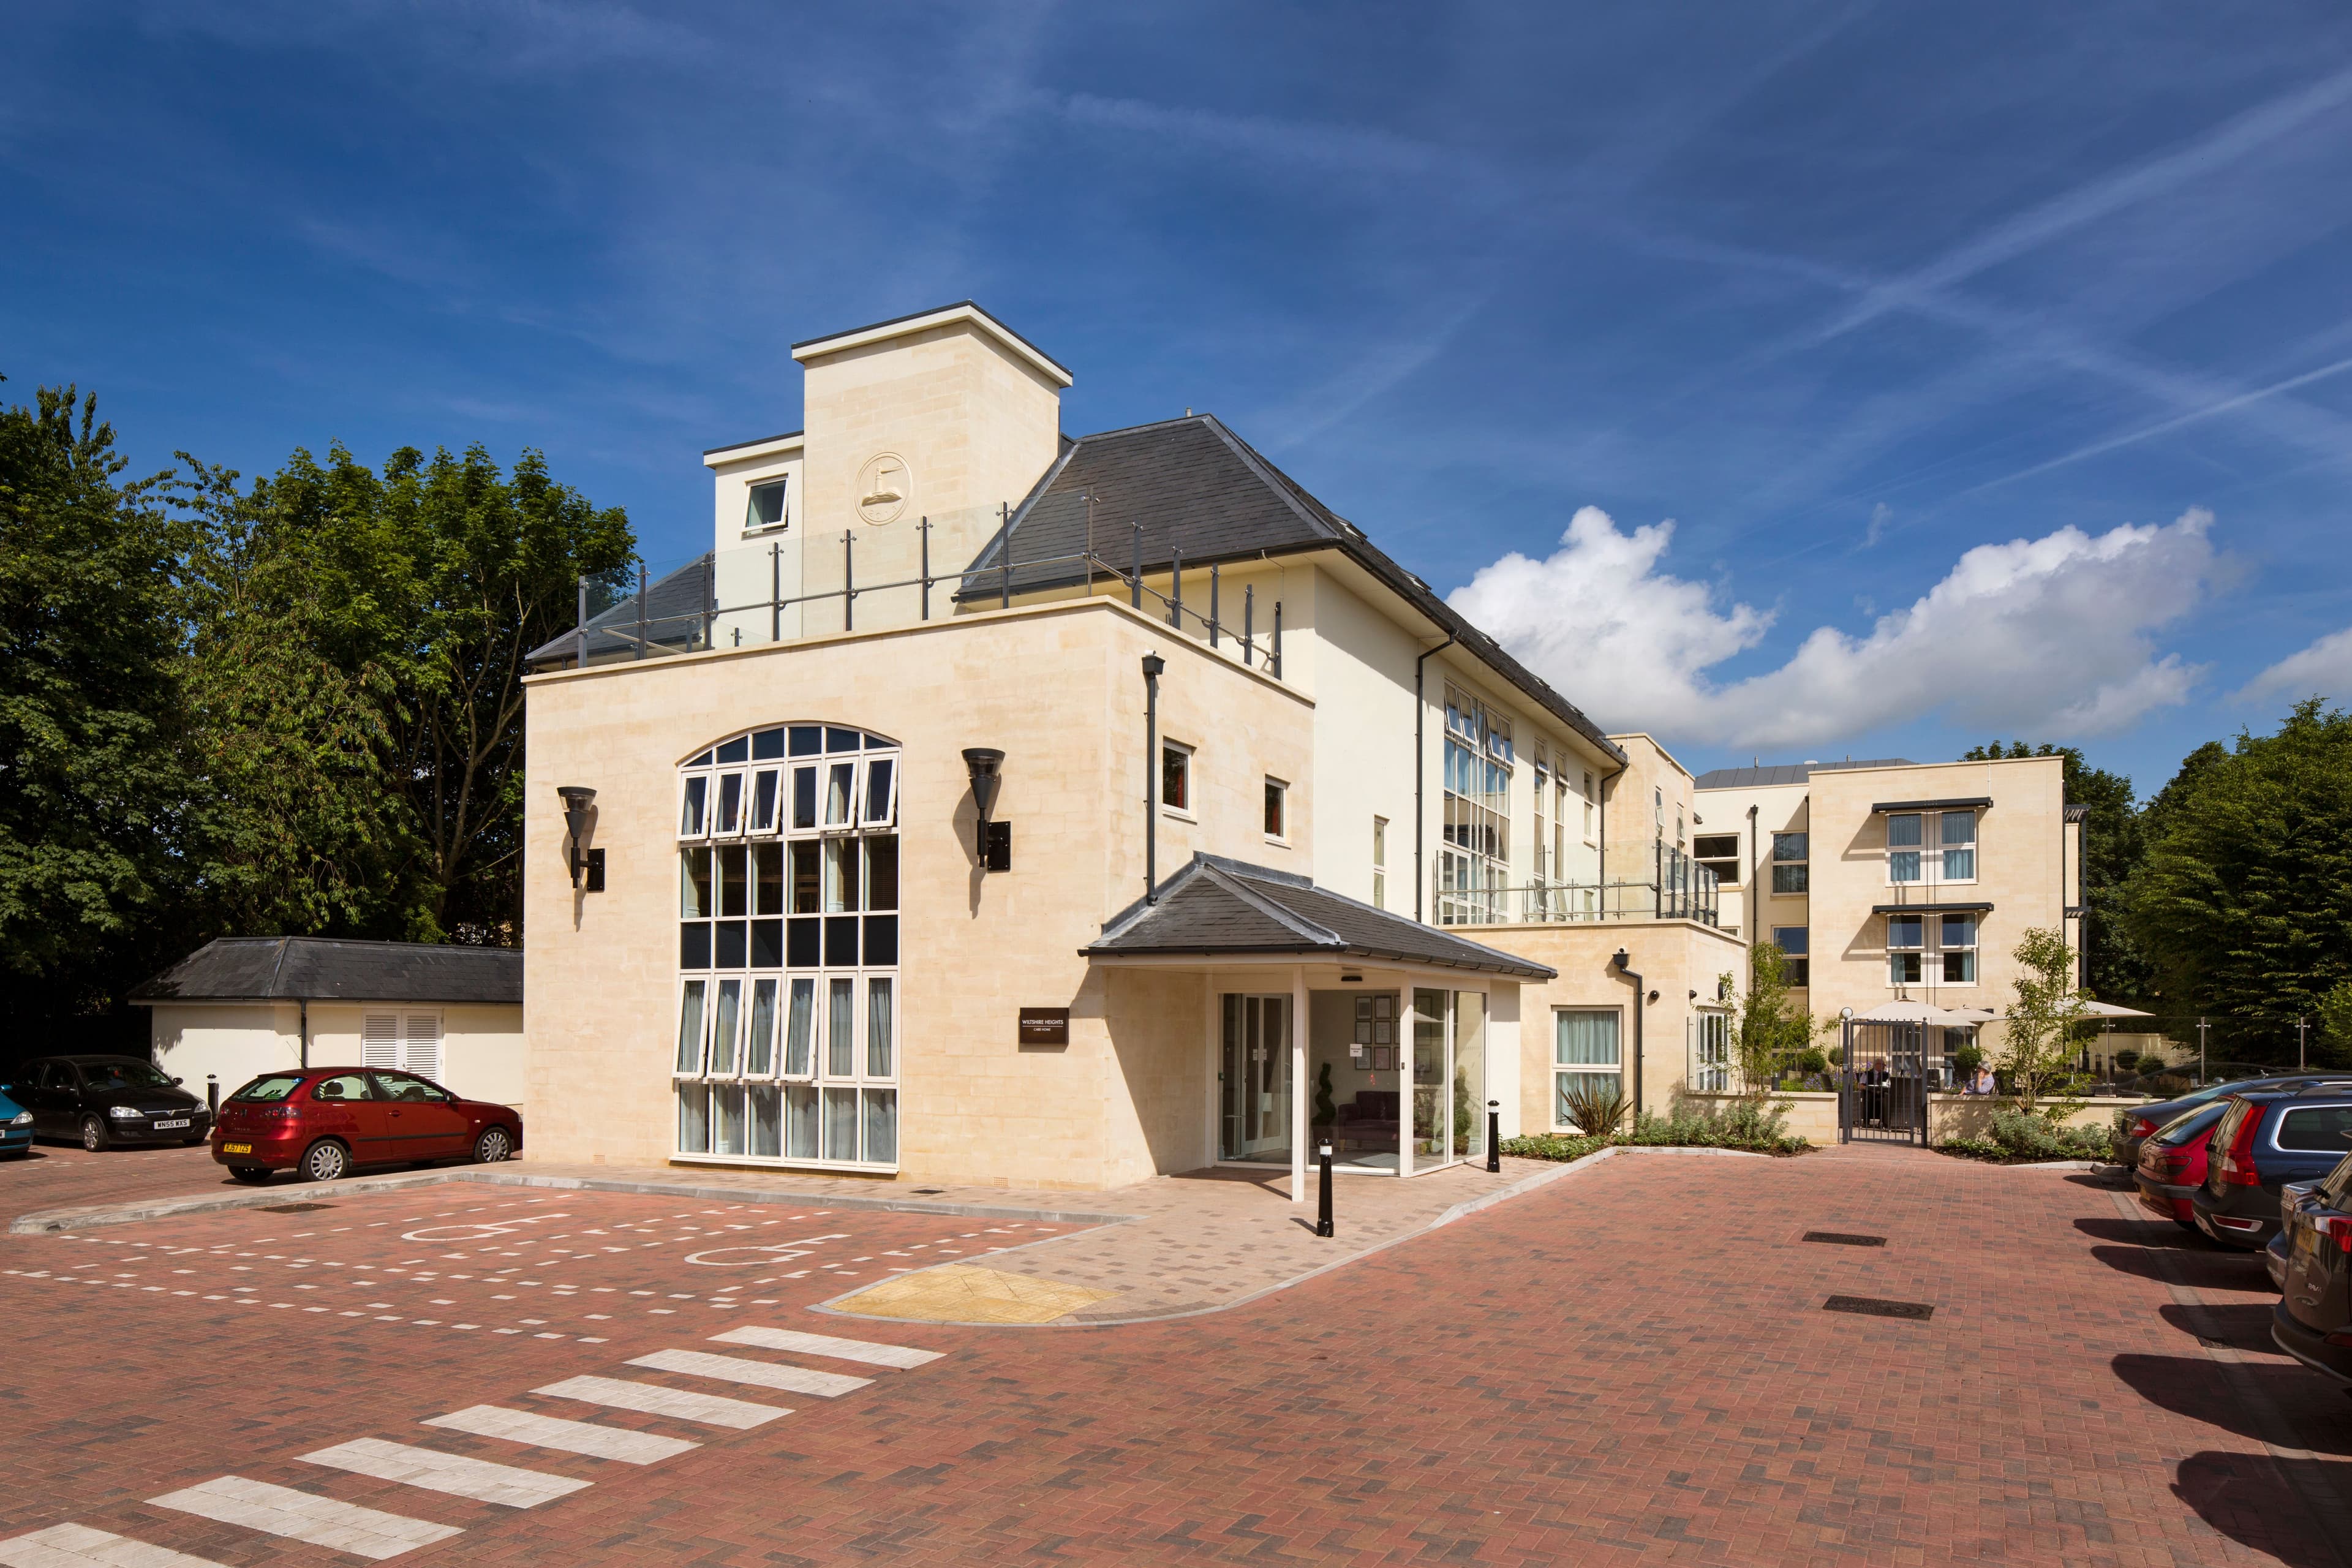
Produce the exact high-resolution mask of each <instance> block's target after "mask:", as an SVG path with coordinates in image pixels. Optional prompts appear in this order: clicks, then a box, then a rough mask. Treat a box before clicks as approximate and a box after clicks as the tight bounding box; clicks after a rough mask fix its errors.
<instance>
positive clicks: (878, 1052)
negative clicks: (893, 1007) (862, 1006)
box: [866, 980, 890, 1078]
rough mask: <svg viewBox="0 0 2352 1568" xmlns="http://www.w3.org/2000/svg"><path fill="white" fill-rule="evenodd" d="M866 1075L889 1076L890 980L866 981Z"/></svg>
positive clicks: (871, 1076)
mask: <svg viewBox="0 0 2352 1568" xmlns="http://www.w3.org/2000/svg"><path fill="white" fill-rule="evenodd" d="M889 1076H890V982H888V981H887V980H868V981H867V982H866V1077H867V1078H888V1077H889Z"/></svg>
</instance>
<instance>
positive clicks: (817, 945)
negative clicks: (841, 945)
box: [784, 915, 824, 969]
mask: <svg viewBox="0 0 2352 1568" xmlns="http://www.w3.org/2000/svg"><path fill="white" fill-rule="evenodd" d="M821 963H824V921H823V920H822V919H821V918H819V917H818V916H816V915H794V916H793V918H792V919H791V920H788V921H785V922H784V967H785V968H787V969H814V968H815V967H817V965H819V964H821Z"/></svg>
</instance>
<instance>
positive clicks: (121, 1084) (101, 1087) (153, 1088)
mask: <svg viewBox="0 0 2352 1568" xmlns="http://www.w3.org/2000/svg"><path fill="white" fill-rule="evenodd" d="M0 1093H5V1094H6V1095H7V1096H8V1097H9V1098H10V1099H12V1100H16V1103H17V1104H19V1105H21V1106H23V1107H24V1108H25V1109H26V1110H29V1111H31V1112H32V1113H33V1132H34V1135H35V1136H36V1137H40V1138H59V1139H66V1140H69V1141H71V1142H78V1143H79V1144H80V1145H81V1146H82V1147H83V1148H85V1149H88V1150H89V1151H90V1152H92V1153H96V1152H98V1151H99V1150H100V1149H110V1148H113V1147H115V1146H117V1145H119V1144H125V1143H201V1142H204V1141H205V1132H207V1131H210V1129H211V1127H212V1121H213V1118H212V1112H211V1111H209V1110H206V1109H205V1102H204V1101H203V1100H199V1099H197V1098H196V1097H195V1096H194V1095H193V1094H190V1093H189V1092H188V1091H187V1090H186V1089H182V1088H181V1087H180V1080H179V1079H175V1078H168V1077H166V1076H165V1075H164V1073H163V1069H162V1068H158V1067H157V1066H156V1065H155V1064H154V1063H152V1062H147V1061H142V1060H140V1059H139V1058H137V1057H100V1056H88V1057H41V1058H36V1059H35V1060H32V1061H29V1062H26V1064H25V1065H24V1066H23V1067H21V1068H17V1069H16V1076H15V1078H14V1079H12V1080H11V1081H9V1082H6V1083H0Z"/></svg>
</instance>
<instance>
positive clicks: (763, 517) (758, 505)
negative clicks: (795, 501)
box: [743, 479, 785, 529]
mask: <svg viewBox="0 0 2352 1568" xmlns="http://www.w3.org/2000/svg"><path fill="white" fill-rule="evenodd" d="M784 484H785V481H784V480H782V479H777V480H774V481H773V482H772V483H769V484H764V485H753V486H752V487H751V505H750V507H749V508H748V509H747V510H745V512H744V515H743V526H744V527H745V528H747V529H749V528H774V527H776V526H777V525H778V524H780V523H782V521H784Z"/></svg>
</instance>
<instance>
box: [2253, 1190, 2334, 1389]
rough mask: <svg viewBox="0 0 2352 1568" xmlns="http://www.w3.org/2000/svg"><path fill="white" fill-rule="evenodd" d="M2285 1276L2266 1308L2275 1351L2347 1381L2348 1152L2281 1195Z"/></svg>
mask: <svg viewBox="0 0 2352 1568" xmlns="http://www.w3.org/2000/svg"><path fill="white" fill-rule="evenodd" d="M2280 1217H2281V1219H2282V1220H2283V1221H2284V1230H2283V1231H2282V1232H2281V1237H2282V1239H2283V1240H2284V1242H2285V1247H2284V1250H2285V1253H2286V1277H2285V1279H2283V1280H2282V1281H2280V1286H2279V1304H2278V1305H2277V1306H2275V1307H2273V1308H2272V1309H2271V1338H2272V1339H2273V1340H2275V1341H2277V1342H2278V1346H2279V1348H2280V1349H2281V1350H2283V1351H2284V1352H2286V1353H2287V1354H2289V1355H2291V1356H2293V1357H2294V1359H2295V1360H2297V1361H2299V1362H2301V1363H2304V1364H2305V1366H2308V1367H2313V1368H2315V1369H2316V1370H2318V1371H2320V1372H2324V1373H2326V1374H2327V1375H2328V1376H2330V1377H2333V1378H2336V1379H2339V1380H2340V1381H2342V1382H2345V1383H2352V1155H2347V1156H2346V1157H2345V1158H2344V1159H2342V1160H2339V1161H2337V1162H2336V1169H2335V1170H2334V1171H2333V1172H2331V1173H2329V1174H2328V1175H2327V1177H2326V1179H2325V1180H2323V1181H2320V1182H2316V1183H2314V1184H2311V1185H2308V1186H2305V1185H2304V1184H2300V1183H2298V1184H2295V1185H2294V1186H2292V1187H2289V1188H2287V1189H2286V1191H2285V1192H2284V1194H2282V1195H2281V1202H2280Z"/></svg>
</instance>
